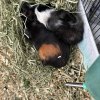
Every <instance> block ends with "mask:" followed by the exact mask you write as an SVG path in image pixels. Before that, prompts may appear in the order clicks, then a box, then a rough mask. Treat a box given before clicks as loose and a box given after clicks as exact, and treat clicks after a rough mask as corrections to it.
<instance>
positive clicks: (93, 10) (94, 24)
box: [82, 0, 100, 52]
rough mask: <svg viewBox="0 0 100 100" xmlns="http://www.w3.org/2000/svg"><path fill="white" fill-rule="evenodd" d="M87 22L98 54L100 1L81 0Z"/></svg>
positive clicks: (99, 47) (99, 44)
mask: <svg viewBox="0 0 100 100" xmlns="http://www.w3.org/2000/svg"><path fill="white" fill-rule="evenodd" d="M82 3H83V6H84V10H85V12H86V15H87V18H88V22H89V24H90V27H91V30H92V33H93V36H94V39H95V42H96V44H97V47H98V50H99V52H100V1H99V0H82Z"/></svg>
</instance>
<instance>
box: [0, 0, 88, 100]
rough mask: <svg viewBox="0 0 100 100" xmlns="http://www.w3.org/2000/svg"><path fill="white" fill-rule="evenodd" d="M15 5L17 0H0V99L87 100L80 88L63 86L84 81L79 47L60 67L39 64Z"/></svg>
mask: <svg viewBox="0 0 100 100" xmlns="http://www.w3.org/2000/svg"><path fill="white" fill-rule="evenodd" d="M36 1H37V2H39V0H36ZM42 1H44V0H41V2H42ZM45 1H46V0H45ZM47 1H48V0H47ZM66 1H67V0H66ZM73 1H74V0H73ZM51 2H52V4H54V5H58V4H56V2H63V1H62V0H54V1H51ZM74 2H75V1H74ZM19 4H20V2H19V1H18V0H1V1H0V100H2V99H5V100H14V99H16V100H90V97H89V95H88V93H86V91H84V90H83V89H80V88H71V87H65V86H64V84H65V83H66V82H82V81H84V78H83V77H84V72H85V70H84V69H83V56H82V54H81V52H80V51H79V49H78V48H77V47H74V48H73V50H72V51H73V52H72V54H71V56H70V60H69V62H68V64H67V65H66V66H65V67H63V68H61V69H54V68H52V67H51V66H46V67H45V66H43V65H42V64H41V62H40V61H39V58H38V55H37V51H36V50H35V49H34V48H33V47H30V45H29V44H28V43H27V42H25V40H24V37H23V28H22V24H21V20H20V18H19V7H20V5H19ZM59 6H62V5H59ZM63 7H65V6H63Z"/></svg>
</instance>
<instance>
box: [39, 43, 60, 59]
mask: <svg viewBox="0 0 100 100" xmlns="http://www.w3.org/2000/svg"><path fill="white" fill-rule="evenodd" d="M60 53H61V50H60V48H59V46H58V45H53V44H43V45H42V46H41V47H40V49H39V56H40V59H41V60H48V59H49V58H52V57H55V56H58V55H59V54H60Z"/></svg>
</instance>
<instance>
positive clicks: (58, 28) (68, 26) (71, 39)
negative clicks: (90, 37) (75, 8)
mask: <svg viewBox="0 0 100 100" xmlns="http://www.w3.org/2000/svg"><path fill="white" fill-rule="evenodd" d="M35 14H36V16H37V19H38V21H39V22H40V23H42V24H43V25H44V26H45V27H46V28H47V29H49V30H50V31H53V32H54V33H55V35H56V36H57V37H58V38H60V39H62V40H63V41H64V42H65V43H68V44H70V45H74V44H77V43H79V42H81V41H82V39H83V33H84V27H83V21H82V20H81V18H80V16H79V14H78V13H70V12H68V11H65V10H63V9H60V10H56V9H54V8H52V7H48V6H47V5H42V4H40V5H38V6H37V7H36V8H35Z"/></svg>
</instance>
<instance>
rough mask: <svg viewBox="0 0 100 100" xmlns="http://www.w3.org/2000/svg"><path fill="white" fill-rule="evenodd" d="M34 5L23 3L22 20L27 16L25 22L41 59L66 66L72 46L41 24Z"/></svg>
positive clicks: (55, 64)
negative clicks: (34, 11)
mask: <svg viewBox="0 0 100 100" xmlns="http://www.w3.org/2000/svg"><path fill="white" fill-rule="evenodd" d="M33 10H34V9H33V6H30V5H29V4H28V3H26V2H25V3H23V5H22V6H21V11H20V13H22V14H23V15H24V16H23V15H22V16H21V18H22V21H23V22H25V16H26V17H27V20H26V22H25V25H26V28H27V31H26V32H28V34H29V36H30V37H29V40H30V41H31V43H32V44H34V46H35V47H36V49H37V51H38V54H39V57H40V60H41V61H42V63H43V64H44V65H51V66H54V67H56V68H60V67H62V66H65V65H66V63H67V61H68V59H69V55H70V47H69V45H67V44H65V43H64V42H63V41H59V40H58V39H57V38H56V37H55V36H54V33H53V32H51V31H49V30H47V29H46V27H45V26H44V25H43V24H41V23H40V22H39V21H38V20H37V17H36V16H35V15H34V13H32V12H33Z"/></svg>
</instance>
